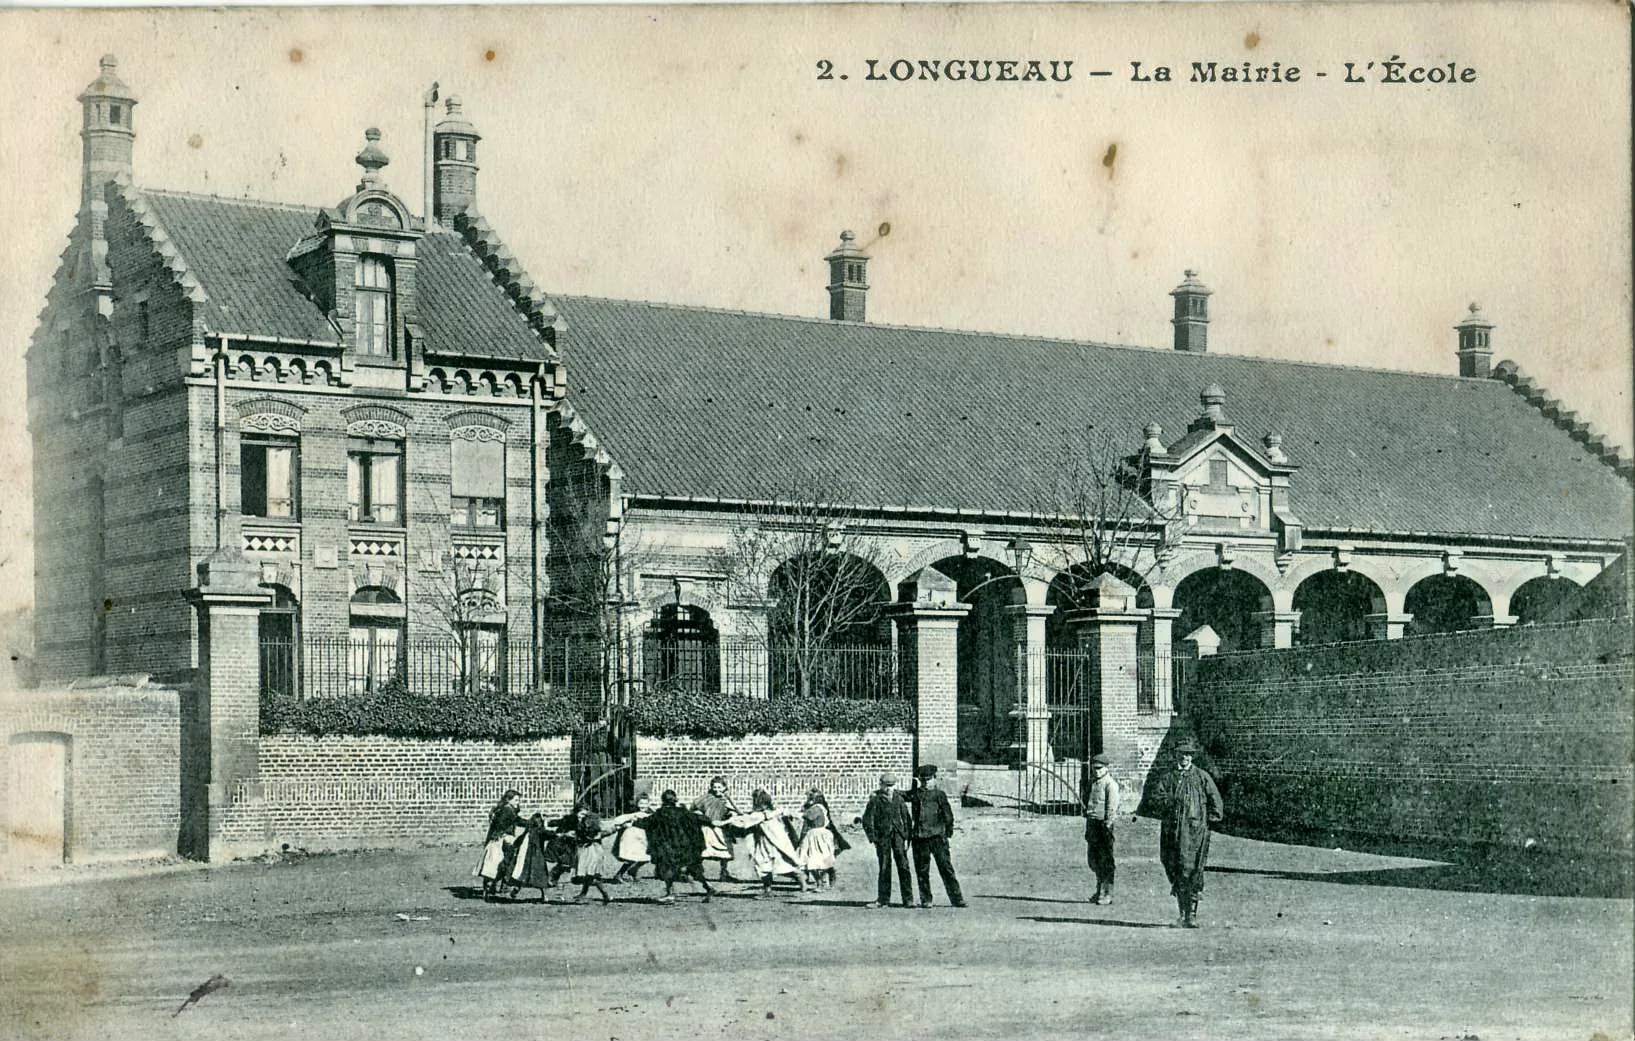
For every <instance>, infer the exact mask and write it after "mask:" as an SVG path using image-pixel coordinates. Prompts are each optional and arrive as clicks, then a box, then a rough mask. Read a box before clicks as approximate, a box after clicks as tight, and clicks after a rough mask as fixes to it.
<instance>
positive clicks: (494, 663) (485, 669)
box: [459, 625, 505, 694]
mask: <svg viewBox="0 0 1635 1041" xmlns="http://www.w3.org/2000/svg"><path fill="white" fill-rule="evenodd" d="M460 645H461V647H462V648H463V652H464V653H463V654H462V655H461V657H462V661H461V663H460V664H461V668H462V672H463V674H462V675H461V677H460V681H459V682H460V687H461V689H462V691H463V692H464V693H468V694H495V693H499V692H500V691H502V690H504V689H505V627H504V626H492V625H485V626H472V627H469V628H467V629H465V630H464V631H463V633H462V634H461V640H460Z"/></svg>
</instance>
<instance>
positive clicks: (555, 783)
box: [223, 734, 573, 852]
mask: <svg viewBox="0 0 1635 1041" xmlns="http://www.w3.org/2000/svg"><path fill="white" fill-rule="evenodd" d="M568 746H569V739H568V738H566V737H553V738H541V739H538V740H534V741H507V742H499V741H454V740H412V739H406V738H391V737H310V736H305V735H293V734H274V735H267V736H264V737H263V738H262V739H261V780H260V783H259V785H258V786H249V785H244V786H240V788H239V790H237V791H235V792H234V793H233V804H232V806H231V807H230V810H229V816H228V820H227V821H226V823H225V825H224V829H223V830H224V835H225V837H226V839H227V841H228V842H229V843H230V844H231V846H232V847H233V848H235V849H236V850H239V851H244V852H250V851H254V850H255V849H256V848H258V847H259V848H278V847H279V846H281V845H283V844H285V843H288V844H289V845H290V846H294V847H297V848H301V849H309V850H320V849H357V848H366V847H392V846H405V845H416V844H421V843H449V842H469V843H473V844H476V843H479V842H480V841H481V840H482V837H483V830H484V828H485V827H486V826H487V820H488V811H489V810H491V809H492V808H493V806H494V803H495V802H496V801H497V800H498V799H499V796H500V794H501V793H502V792H504V791H505V789H507V788H515V789H517V790H518V791H520V792H522V793H523V809H524V811H525V812H532V811H534V810H536V809H537V810H542V811H544V812H546V813H552V812H562V811H564V810H566V809H567V808H568V807H569V806H570V805H572V803H573V782H572V779H571V778H570V776H569V766H568V763H569V754H568Z"/></svg>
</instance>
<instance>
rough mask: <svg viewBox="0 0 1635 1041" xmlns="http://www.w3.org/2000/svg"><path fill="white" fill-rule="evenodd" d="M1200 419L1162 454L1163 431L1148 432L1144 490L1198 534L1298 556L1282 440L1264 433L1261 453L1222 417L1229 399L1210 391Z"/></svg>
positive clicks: (1296, 528) (1214, 388) (1211, 387)
mask: <svg viewBox="0 0 1635 1041" xmlns="http://www.w3.org/2000/svg"><path fill="white" fill-rule="evenodd" d="M1199 400H1200V401H1201V403H1202V404H1203V411H1202V413H1200V414H1199V416H1198V418H1196V419H1194V420H1193V421H1192V422H1191V423H1189V424H1187V432H1186V433H1185V434H1184V435H1183V436H1182V437H1181V438H1180V439H1179V440H1177V441H1176V442H1175V443H1174V444H1172V445H1169V446H1165V445H1164V443H1163V441H1162V440H1161V438H1162V435H1163V429H1162V428H1161V427H1159V426H1158V425H1157V424H1156V423H1154V424H1150V425H1149V426H1148V427H1147V430H1146V435H1147V442H1146V447H1145V450H1144V451H1143V453H1142V466H1143V468H1144V471H1145V472H1144V473H1143V474H1142V487H1143V490H1144V491H1145V493H1146V494H1147V496H1148V498H1149V499H1150V500H1151V501H1152V502H1153V503H1154V504H1155V505H1156V506H1158V507H1159V508H1160V509H1163V510H1168V509H1174V510H1176V511H1177V512H1179V513H1181V514H1182V515H1184V517H1185V523H1186V525H1187V528H1188V530H1189V531H1191V532H1195V533H1198V534H1208V533H1219V534H1221V535H1232V534H1243V535H1264V534H1275V535H1277V536H1278V542H1279V547H1278V548H1279V551H1280V552H1283V553H1292V552H1293V551H1295V550H1297V549H1299V548H1300V531H1301V528H1302V525H1301V522H1300V519H1299V518H1298V517H1297V516H1295V513H1294V510H1293V509H1292V507H1291V506H1290V504H1289V479H1290V477H1291V476H1292V475H1293V474H1294V472H1295V470H1296V467H1295V466H1294V465H1293V464H1291V463H1290V462H1289V457H1288V456H1287V455H1285V454H1284V452H1283V438H1282V436H1281V435H1279V434H1275V433H1268V434H1266V435H1265V436H1264V437H1262V438H1261V440H1260V443H1259V444H1258V445H1256V444H1253V443H1251V442H1249V441H1248V440H1245V439H1244V438H1242V437H1241V436H1240V435H1239V434H1238V432H1237V428H1236V425H1235V424H1233V422H1232V421H1231V420H1230V419H1229V418H1228V417H1227V415H1226V392H1225V391H1224V390H1222V389H1221V388H1220V386H1219V385H1218V384H1213V383H1212V384H1210V385H1209V386H1207V387H1205V388H1204V390H1203V392H1202V393H1201V394H1200V395H1199Z"/></svg>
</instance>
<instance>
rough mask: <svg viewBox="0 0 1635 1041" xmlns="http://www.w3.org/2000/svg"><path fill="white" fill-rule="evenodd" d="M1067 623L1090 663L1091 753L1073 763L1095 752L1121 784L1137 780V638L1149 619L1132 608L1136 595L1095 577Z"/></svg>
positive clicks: (1115, 582) (1079, 751)
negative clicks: (1082, 606)
mask: <svg viewBox="0 0 1635 1041" xmlns="http://www.w3.org/2000/svg"><path fill="white" fill-rule="evenodd" d="M1080 602H1081V603H1087V604H1089V605H1091V606H1089V607H1087V608H1086V609H1085V610H1082V611H1076V612H1074V613H1073V614H1072V615H1071V616H1070V617H1069V619H1068V620H1069V621H1070V622H1071V623H1072V625H1073V628H1074V629H1075V631H1076V632H1077V633H1078V637H1079V650H1080V651H1082V652H1083V653H1084V654H1085V656H1086V657H1088V658H1089V659H1090V662H1089V675H1088V676H1087V677H1086V679H1087V683H1086V686H1087V688H1088V691H1087V693H1088V695H1089V699H1090V706H1089V707H1090V741H1089V744H1090V747H1089V748H1088V749H1076V750H1075V758H1079V759H1085V758H1088V757H1089V756H1090V755H1093V754H1095V753H1097V752H1101V753H1103V754H1105V755H1106V756H1107V757H1108V758H1109V759H1110V760H1112V764H1111V765H1112V769H1113V772H1114V773H1115V774H1116V775H1117V776H1118V777H1120V778H1126V777H1136V776H1139V774H1140V766H1141V758H1140V747H1139V744H1138V741H1137V730H1138V728H1139V725H1140V719H1139V717H1138V715H1137V712H1136V688H1137V682H1136V670H1137V668H1138V662H1137V654H1138V648H1137V645H1136V644H1137V640H1136V638H1137V633H1138V630H1139V629H1140V627H1141V623H1142V622H1143V621H1145V620H1146V619H1147V617H1148V613H1149V612H1147V611H1140V610H1137V609H1136V607H1135V590H1134V589H1132V588H1130V586H1128V585H1127V584H1125V583H1124V582H1121V581H1119V579H1117V578H1115V577H1114V576H1112V575H1109V574H1101V575H1098V576H1096V579H1095V581H1094V582H1093V583H1092V584H1091V586H1090V589H1089V591H1088V592H1087V593H1086V594H1085V596H1084V597H1083V598H1082V599H1081V601H1080Z"/></svg>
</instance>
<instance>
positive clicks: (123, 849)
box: [0, 679, 181, 863]
mask: <svg viewBox="0 0 1635 1041" xmlns="http://www.w3.org/2000/svg"><path fill="white" fill-rule="evenodd" d="M88 682H94V681H88ZM180 733H181V730H180V724H179V709H178V696H177V692H176V691H174V690H171V689H169V688H165V687H151V686H148V685H147V683H146V681H145V680H142V679H132V680H129V681H127V682H118V681H110V682H109V683H107V684H106V685H99V686H90V685H86V686H83V687H80V686H77V687H74V688H70V689H66V690H37V691H6V692H0V820H4V821H8V822H9V821H11V820H12V816H13V808H14V804H16V803H23V804H33V803H35V802H38V801H39V800H36V799H29V797H28V796H27V795H26V794H25V793H22V792H13V791H11V790H10V789H11V778H12V774H13V772H14V770H13V762H12V756H13V755H14V754H15V755H19V756H21V755H27V754H29V750H26V746H27V745H30V744H35V743H45V744H53V743H56V744H60V745H61V746H62V747H63V748H64V750H65V753H66V754H65V756H64V760H63V765H64V767H65V768H66V769H65V771H64V776H63V777H62V778H46V777H41V778H37V779H35V780H38V782H39V783H41V784H43V785H48V786H50V787H52V788H53V789H54V788H55V786H56V785H58V784H64V783H65V786H66V795H65V800H64V812H63V817H64V819H63V821H62V825H61V826H63V827H64V828H65V830H66V836H65V837H66V847H67V853H68V857H69V859H70V860H72V861H73V862H76V863H85V862H89V861H96V860H110V859H121V858H130V857H147V856H164V855H170V854H174V853H175V852H176V835H177V828H178V826H179V824H180V821H181V748H180ZM32 765H33V762H32V760H31V761H30V766H29V767H27V768H32ZM57 827H58V823H57V822H56V821H42V822H40V823H39V825H38V827H37V828H36V827H35V826H32V825H30V826H29V830H30V831H34V832H36V833H38V832H39V831H47V832H54V831H55V829H56V828H57ZM6 832H7V829H6V828H3V827H0V855H9V854H10V853H12V852H13V851H12V850H11V847H10V844H9V841H8V836H7V834H6ZM18 852H19V853H20V851H18Z"/></svg>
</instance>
